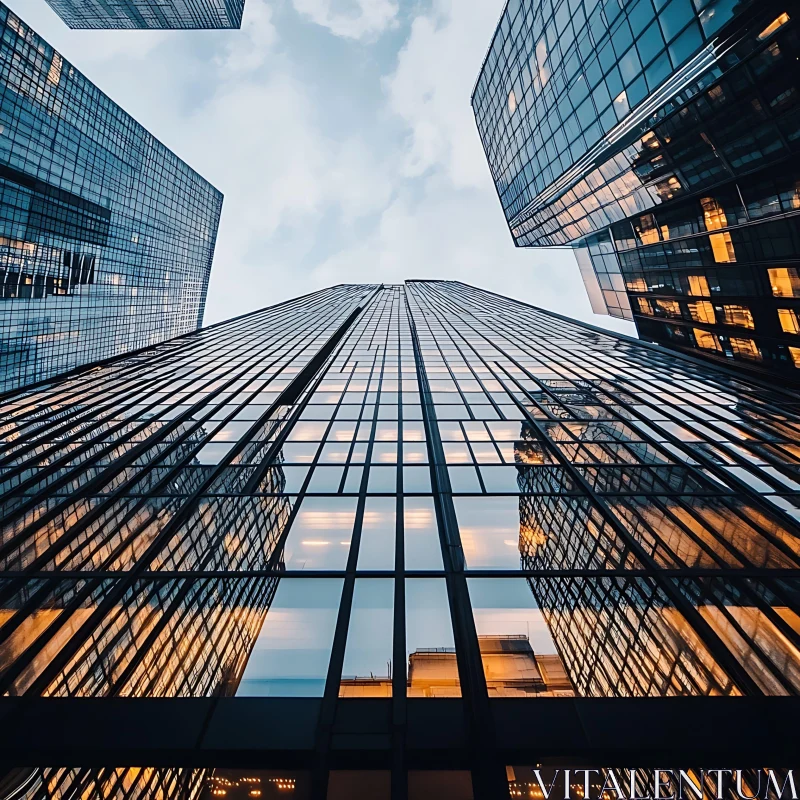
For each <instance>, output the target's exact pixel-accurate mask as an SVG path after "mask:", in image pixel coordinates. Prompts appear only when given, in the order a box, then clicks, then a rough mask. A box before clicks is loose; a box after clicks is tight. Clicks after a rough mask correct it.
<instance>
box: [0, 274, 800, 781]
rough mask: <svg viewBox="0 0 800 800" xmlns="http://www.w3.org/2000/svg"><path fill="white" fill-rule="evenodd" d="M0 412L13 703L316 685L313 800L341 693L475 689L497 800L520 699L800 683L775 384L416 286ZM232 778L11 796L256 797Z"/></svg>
mask: <svg viewBox="0 0 800 800" xmlns="http://www.w3.org/2000/svg"><path fill="white" fill-rule="evenodd" d="M0 419H1V420H2V424H3V438H4V443H3V445H2V450H0V481H2V484H0V486H1V487H2V490H3V495H2V498H1V499H2V504H1V505H0V514H2V517H0V570H2V580H0V694H12V695H22V696H32V695H35V696H60V697H85V696H101V697H114V696H132V697H175V696H195V697H205V696H211V695H219V694H222V695H227V696H231V695H235V696H236V697H238V698H247V697H250V698H254V697H265V696H267V697H284V698H295V699H296V700H298V701H299V699H300V698H307V697H319V698H321V704H322V705H321V711H320V719H319V723H318V729H317V746H316V751H317V753H318V758H319V760H318V762H317V765H316V767H315V768H314V770H313V771H312V772H311V774H310V775H309V774H306V773H297V774H296V775H295V777H293V778H292V779H291V780H292V781H296V782H297V784H296V786H295V784H294V783H293V784H292V785H293V786H295V789H296V790H297V793H298V796H314V797H324V796H325V794H324V791H325V787H326V786H328V785H329V781H334V780H336V779H337V778H336V776H335V775H334V773H333V772H331V773H330V775H329V774H328V768H327V764H328V761H327V758H328V755H326V754H329V753H330V747H331V738H330V737H331V726H332V724H333V723H332V720H334V719H336V718H337V715H338V714H341V713H344V711H345V710H346V707H347V705H348V704H349V703H353V702H355V700H354V699H353V698H364V697H367V698H373V700H374V701H375V702H380V703H384V704H387V708H392V709H394V712H393V713H396V714H398V718H402V713H400V711H401V709H402V708H403V707H404V704H405V703H407V702H411V701H412V700H414V701H415V702H424V703H431V704H436V703H437V702H439V703H443V702H448V703H451V702H453V701H455V700H459V701H460V702H461V703H463V705H464V708H465V709H466V713H467V716H468V718H469V720H471V722H470V725H471V730H472V738H471V740H470V744H469V745H468V746H469V747H470V748H474V749H472V750H470V761H469V763H470V764H471V765H472V776H471V780H472V783H473V785H474V789H475V796H479V797H483V796H500V795H499V794H497V791H498V786H500V787H505V789H504V791H507V781H506V777H505V767H504V766H503V765H498V764H497V763H496V759H495V755H494V751H493V744H492V741H493V740H492V729H493V723H492V708H493V707H494V706H493V705H492V704H493V703H496V702H503V701H504V700H505V699H506V698H517V699H520V698H522V699H523V702H526V703H530V704H531V711H530V713H531V715H532V716H531V719H534V717H535V713H536V712H535V709H536V704H537V702H538V701H537V698H538V697H541V696H551V697H552V696H554V695H555V696H558V695H559V694H563V695H572V694H576V695H579V696H584V697H623V696H627V697H630V696H675V695H682V696H690V695H696V696H700V695H706V696H707V695H727V696H735V695H749V696H764V695H782V696H788V695H797V694H798V693H800V564H799V563H798V562H800V521H799V520H800V449H798V445H797V441H798V433H800V403H799V402H798V397H797V395H796V394H793V393H791V392H788V391H785V390H782V389H780V388H769V387H766V386H765V385H762V384H760V383H758V382H756V381H754V380H750V379H745V378H743V379H736V378H732V377H731V376H730V374H729V373H727V372H726V371H722V370H717V369H716V368H714V367H713V366H708V365H707V364H704V363H702V362H699V361H697V360H695V359H691V358H687V357H685V356H682V355H680V354H671V353H668V352H665V351H662V350H660V349H658V348H655V347H653V346H652V345H648V344H646V343H642V342H637V341H635V340H630V339H626V338H624V337H619V336H616V335H614V334H611V333H600V332H597V331H595V330H593V329H590V328H587V327H586V326H584V325H582V324H580V323H577V322H574V321H571V320H568V319H565V318H561V317H558V316H556V315H553V314H551V313H549V312H546V311H542V310H540V309H537V308H534V307H531V306H527V305H524V304H522V303H518V302H515V301H513V300H509V299H507V298H503V297H500V296H498V295H494V294H491V293H488V292H484V291H481V290H478V289H475V288H473V287H470V286H467V285H465V284H460V283H455V282H437V281H432V282H416V281H414V282H408V283H406V284H405V285H402V286H383V285H381V286H377V285H345V286H336V287H333V288H331V289H327V290H323V291H320V292H317V293H315V294H312V295H308V296H305V297H302V298H298V299H297V300H294V301H290V302H287V303H284V304H281V305H278V306H274V307H271V308H268V309H265V310H263V311H259V312H255V313H253V314H250V315H248V316H245V317H241V318H238V319H235V320H232V321H230V322H226V323H221V324H219V325H216V326H213V327H211V328H207V329H203V330H200V331H197V332H195V333H193V334H191V335H189V336H185V337H182V338H181V339H178V340H173V341H168V342H164V343H162V344H160V345H156V346H155V347H153V348H151V349H149V350H146V351H143V352H139V353H136V354H131V355H128V356H122V357H120V358H119V359H117V360H115V361H114V362H112V363H110V364H108V365H106V366H103V367H101V368H99V369H98V368H95V369H93V370H92V371H90V372H85V373H77V374H75V375H74V376H71V377H67V378H61V379H58V380H54V381H53V382H51V383H49V384H47V385H45V386H42V387H37V388H35V389H30V390H20V391H19V392H17V393H15V394H14V395H12V396H10V397H8V398H7V399H6V400H5V401H4V403H3V404H2V406H1V407H0ZM556 687H557V690H556ZM525 698H527V699H525ZM431 708H432V714H431V717H430V719H431V720H432V722H431V725H433V726H435V725H436V724H437V723H436V722H435V720H436V719H437V715H436V713H435V712H434V711H433V709H434V708H436V706H435V705H432V706H431ZM401 727H402V726H401ZM397 737H398V738H397V741H396V743H395V745H396V747H397V748H398V754H399V755H398V759H399V760H398V762H397V765H396V767H395V769H394V770H393V771H392V774H391V786H392V787H393V788H392V789H391V791H392V792H394V793H395V795H394V796H397V797H401V796H406V795H405V792H406V791H407V790H408V791H410V790H409V789H408V787H409V786H410V785H411V784H410V783H409V782H410V781H412V779H413V776H410V775H407V774H406V772H405V770H404V768H403V762H402V735H401V734H400V733H398V734H397ZM393 746H394V745H393ZM44 766H46V765H43V767H44ZM500 767H502V769H499V770H498V768H500ZM224 774H225V773H217V774H215V775H205V776H204V775H203V773H202V772H198V771H188V772H183V771H181V772H180V774H179V775H178V776H177V777H176V775H175V774H174V773H173V772H171V771H164V770H160V771H159V770H150V771H132V770H126V769H122V768H121V769H120V770H116V771H113V770H106V771H104V772H102V773H98V772H97V771H96V770H94V771H88V772H86V771H84V772H81V771H74V770H72V771H64V770H61V771H56V770H51V769H42V770H39V771H36V772H35V773H31V774H29V775H27V777H26V779H27V780H30V781H31V785H34V784H36V785H37V786H39V787H41V786H43V785H45V784H47V785H57V786H58V791H57V792H54V793H53V794H52V795H51V796H53V797H67V796H71V795H70V792H71V791H73V790H74V789H75V788H76V787H81V788H82V789H85V788H86V787H87V786H91V785H94V786H106V785H113V786H115V787H117V789H118V792H117V793H116V794H114V795H113V796H115V797H148V796H151V794H149V792H151V791H152V787H153V786H154V785H155V784H153V783H152V782H153V781H160V783H159V784H158V785H159V786H160V787H162V790H163V795H162V796H164V797H178V796H183V795H180V794H178V789H170V788H169V787H174V786H176V785H177V786H184V787H186V786H191V787H193V790H194V789H196V790H197V791H199V790H200V788H201V787H202V786H203V785H205V786H206V788H205V790H204V791H206V792H207V795H206V796H216V795H215V794H214V793H213V792H214V790H215V789H221V788H224V787H225V786H228V787H234V788H235V785H241V787H243V790H244V789H247V788H248V784H247V783H246V782H245V783H242V784H234V783H233V782H231V781H233V778H230V780H229V778H227V777H223V776H224ZM282 775H283V777H281V778H280V781H286V780H288V778H287V777H286V773H285V772H284V773H282ZM387 775H388V773H387ZM498 776H499V777H498ZM467 778H468V779H469V776H467ZM226 780H229V783H227V784H225V783H224V781H226ZM270 780H274V781H278V780H279V779H278V778H271V779H270ZM387 780H388V778H387ZM103 781H109V782H111V783H110V784H105V783H103ZM176 781H177V783H176ZM181 781H184V783H181ZM92 782H94V783H92ZM387 785H388V784H387ZM275 786H277V784H276V785H275ZM275 786H273V787H272V788H273V789H275V791H277V788H275ZM281 786H283V784H281ZM309 787H310V788H309ZM320 787H322V789H321V788H320ZM398 787H399V788H398ZM284 788H285V787H284ZM363 789H364V787H363V785H362V787H361V790H362V791H363ZM260 790H261V789H259V791H260ZM103 791H105V790H103ZM265 791H266V789H265ZM306 791H311V792H312V794H311V795H308V794H304V792H306ZM387 791H388V789H387ZM320 792H322V793H320ZM381 792H383V789H381V790H380V791H378V790H376V791H375V793H374V794H370V795H369V796H374V797H383V796H386V797H388V796H389V795H386V794H382V793H381ZM31 796H35V795H31ZM101 796H111V794H108V795H106V794H102V795H101ZM264 796H267V795H266V794H265V795H264ZM269 796H271V795H269ZM328 796H329V797H333V796H337V797H338V796H348V795H346V794H343V795H333V794H331V795H328ZM351 796H352V795H351ZM409 796H417V797H425V796H430V795H424V794H422V795H413V792H412V793H411V795H409ZM452 796H459V797H460V796H461V795H455V794H454V795H452ZM464 796H467V795H464Z"/></svg>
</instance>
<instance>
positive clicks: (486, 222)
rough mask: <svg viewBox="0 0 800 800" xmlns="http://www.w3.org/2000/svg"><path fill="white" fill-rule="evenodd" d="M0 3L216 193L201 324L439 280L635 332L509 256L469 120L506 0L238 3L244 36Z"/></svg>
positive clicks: (568, 267)
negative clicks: (86, 20) (218, 205)
mask: <svg viewBox="0 0 800 800" xmlns="http://www.w3.org/2000/svg"><path fill="white" fill-rule="evenodd" d="M7 2H8V4H9V5H10V7H11V8H12V10H13V11H14V12H15V13H17V14H18V15H19V16H20V17H21V18H22V19H23V20H25V21H26V22H27V23H28V24H30V25H31V26H32V27H33V28H34V30H35V31H37V33H39V34H40V35H42V36H43V37H44V38H45V39H46V40H47V41H48V42H50V44H52V45H53V46H54V47H55V48H56V49H57V50H58V51H60V52H61V53H62V55H63V56H64V57H65V58H66V59H67V60H68V61H70V62H71V63H72V64H73V65H74V66H76V67H77V68H78V69H79V70H81V71H82V72H83V73H84V74H85V75H86V76H87V77H88V78H89V79H90V80H92V81H93V82H94V83H95V84H97V85H98V86H99V87H100V88H101V89H102V90H103V91H104V92H106V93H107V94H108V95H109V96H110V97H111V98H112V99H113V100H114V101H115V102H117V103H118V104H119V105H120V106H122V108H124V109H125V110H126V111H127V112H128V113H130V114H131V115H132V116H133V117H134V118H135V119H136V120H138V121H139V122H140V123H141V124H142V125H144V126H145V127H146V128H147V129H148V130H149V131H151V132H152V133H153V134H154V135H155V136H156V137H158V138H159V139H160V140H161V141H162V142H164V143H165V144H166V145H167V146H168V147H170V148H171V149H172V150H174V151H175V152H176V153H177V154H178V155H179V156H180V157H181V158H182V159H184V160H185V161H186V162H188V163H189V164H190V165H191V166H192V167H193V168H194V169H195V170H197V171H198V172H199V173H200V174H201V175H203V176H204V177H205V178H206V179H207V180H209V181H210V182H211V183H213V184H214V185H215V186H216V187H217V188H218V189H220V190H221V191H222V192H223V194H224V195H225V201H224V204H223V210H222V219H221V222H220V228H219V235H218V239H217V248H216V254H215V257H214V266H213V269H212V272H211V282H210V286H209V293H208V300H207V303H206V313H205V323H206V324H210V323H213V322H217V321H219V320H222V319H226V318H228V317H232V316H236V315H238V314H243V313H245V312H247V311H251V310H254V309H257V308H262V307H264V306H267V305H272V304H273V303H277V302H280V301H282V300H285V299H288V298H290V297H294V296H296V295H299V294H303V293H306V292H310V291H313V290H315V289H319V288H323V287H325V286H330V285H332V284H335V283H356V282H370V283H374V282H384V283H398V282H402V281H403V280H404V279H406V278H431V279H436V278H442V279H458V280H462V281H465V282H468V283H472V284H474V285H476V286H480V287H482V288H485V289H489V290H492V291H496V292H499V293H502V294H505V295H508V296H510V297H514V298H516V299H519V300H523V301H525V302H528V303H531V304H533V305H537V306H540V307H542V308H547V309H551V310H553V311H557V312H559V313H562V314H567V315H569V316H572V317H577V318H579V319H582V320H586V321H588V322H591V323H593V324H595V325H599V326H602V327H607V328H613V329H615V330H620V331H623V332H625V333H628V334H631V335H635V330H634V326H633V325H632V324H631V323H628V322H623V321H620V320H614V319H612V318H611V317H607V316H597V315H594V314H592V311H591V308H590V306H589V301H588V298H587V296H586V291H585V289H584V287H583V283H582V281H581V278H580V274H579V272H578V267H577V265H576V262H575V259H574V256H573V255H572V253H571V252H570V251H569V250H533V249H521V248H515V247H514V244H513V241H512V239H511V235H510V233H509V231H508V227H507V225H506V222H505V219H504V217H503V213H502V210H501V208H500V203H499V201H498V199H497V195H496V193H495V189H494V185H493V183H492V180H491V176H490V173H489V168H488V166H487V164H486V160H485V157H484V154H483V149H482V147H481V143H480V139H479V137H478V133H477V129H476V127H475V121H474V118H473V116H472V110H471V107H470V94H471V92H472V87H473V84H474V82H475V79H476V77H477V74H478V71H479V69H480V66H481V62H482V61H483V57H484V55H485V52H486V49H487V47H488V45H489V42H490V40H491V37H492V34H493V32H494V29H495V27H496V24H497V20H498V18H499V16H500V13H501V11H502V7H503V0H246V3H245V12H244V20H243V23H242V29H241V30H239V31H70V30H69V29H68V28H67V27H66V25H64V23H63V22H62V21H61V20H60V19H59V18H58V17H57V16H56V15H55V13H54V12H53V11H51V9H50V7H49V6H48V5H47V4H46V3H45V1H44V0H7Z"/></svg>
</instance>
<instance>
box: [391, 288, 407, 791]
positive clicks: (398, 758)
mask: <svg viewBox="0 0 800 800" xmlns="http://www.w3.org/2000/svg"><path fill="white" fill-rule="evenodd" d="M401 305H402V306H403V307H405V293H404V292H403V290H402V289H401V290H400V291H396V292H395V311H396V314H395V315H394V316H395V317H396V319H395V324H396V326H397V369H398V373H397V388H398V390H399V391H398V393H397V430H398V442H397V448H398V467H397V496H396V501H395V517H394V518H395V552H394V614H393V620H392V628H393V637H392V773H391V797H392V800H407V798H408V775H407V763H406V726H407V720H408V698H407V692H408V675H407V668H406V609H405V598H406V592H405V583H406V570H405V497H404V484H403V469H404V468H405V461H404V454H403V441H404V438H403V394H404V393H403V381H402V374H403V373H402V358H403V342H402V338H401V330H402V326H401V321H402V319H401V316H400V307H401Z"/></svg>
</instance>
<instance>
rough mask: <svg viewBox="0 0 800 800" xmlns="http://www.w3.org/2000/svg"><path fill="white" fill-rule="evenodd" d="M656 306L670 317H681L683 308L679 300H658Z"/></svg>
mask: <svg viewBox="0 0 800 800" xmlns="http://www.w3.org/2000/svg"><path fill="white" fill-rule="evenodd" d="M655 304H656V306H657V307H658V308H660V309H661V310H662V311H663V312H664V313H666V315H667V316H668V317H680V316H683V315H682V314H681V306H680V303H679V302H678V301H677V300H656V301H655Z"/></svg>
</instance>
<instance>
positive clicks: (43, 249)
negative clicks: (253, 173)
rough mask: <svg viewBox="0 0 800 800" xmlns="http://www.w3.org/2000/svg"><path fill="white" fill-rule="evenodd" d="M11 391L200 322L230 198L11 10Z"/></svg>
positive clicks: (4, 331) (4, 191) (7, 78)
mask: <svg viewBox="0 0 800 800" xmlns="http://www.w3.org/2000/svg"><path fill="white" fill-rule="evenodd" d="M0 31H2V39H1V40H0V391H6V390H9V389H13V388H15V387H17V386H19V385H22V384H25V383H30V382H32V381H37V380H41V379H44V378H47V377H49V376H51V375H53V374H56V373H60V372H64V371H65V370H68V369H71V368H73V367H75V366H78V365H80V364H85V363H88V362H93V361H98V360H102V359H105V358H109V357H111V356H115V355H118V354H120V353H123V352H126V351H130V350H134V349H136V348H140V347H146V346H149V345H152V344H155V343H157V342H160V341H163V340H164V339H168V338H172V337H174V336H178V335H180V334H184V333H188V332H189V331H192V330H195V329H196V328H197V327H199V325H200V324H201V323H202V319H203V309H204V305H205V297H206V290H207V287H208V278H209V273H210V270H211V261H212V258H213V255H214V245H215V242H216V235H217V226H218V224H219V216H220V211H221V207H222V195H221V194H220V193H219V192H218V191H217V190H216V189H215V188H214V187H213V186H211V185H210V184H209V183H208V182H206V181H205V180H203V178H201V177H200V176H199V175H198V174H197V173H196V172H194V171H193V170H192V169H190V168H189V167H188V166H187V165H186V164H185V163H184V162H183V161H181V160H180V159H179V158H178V157H177V156H176V155H175V154H174V153H172V152H171V151H170V150H168V149H167V148H166V147H165V146H164V145H163V144H161V142H159V141H158V140H156V139H155V138H154V137H153V136H151V135H150V134H149V133H148V132H147V131H146V130H145V129H144V128H143V127H142V126H141V125H139V124H138V123H137V122H136V121H135V120H133V119H132V118H131V117H130V116H128V115H127V114H126V113H125V112H124V111H123V110H122V109H121V108H120V107H119V106H117V105H116V104H115V103H113V102H112V101H111V100H110V99H109V98H108V97H106V95H104V94H103V93H102V92H101V91H100V90H99V89H98V88H97V87H96V86H94V84H92V83H91V82H90V81H89V80H87V78H85V77H84V76H83V75H82V74H81V73H80V72H78V71H77V70H76V69H75V68H74V67H73V66H72V65H71V64H70V63H69V62H67V61H65V60H64V59H63V58H62V56H61V55H59V54H58V53H57V52H56V51H55V50H53V48H52V47H50V46H49V45H48V44H47V43H46V42H44V41H43V40H42V39H41V38H40V37H39V36H37V35H36V34H35V33H34V32H33V31H32V30H31V29H30V28H29V27H28V26H27V25H25V23H24V22H22V21H20V19H19V18H18V17H17V16H16V15H15V14H14V13H13V12H12V11H10V10H9V9H8V8H6V7H5V6H3V5H1V4H0Z"/></svg>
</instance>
